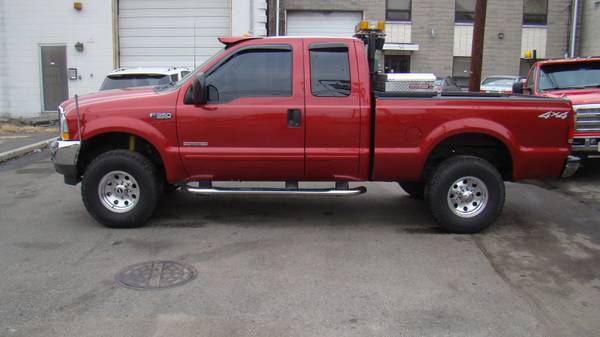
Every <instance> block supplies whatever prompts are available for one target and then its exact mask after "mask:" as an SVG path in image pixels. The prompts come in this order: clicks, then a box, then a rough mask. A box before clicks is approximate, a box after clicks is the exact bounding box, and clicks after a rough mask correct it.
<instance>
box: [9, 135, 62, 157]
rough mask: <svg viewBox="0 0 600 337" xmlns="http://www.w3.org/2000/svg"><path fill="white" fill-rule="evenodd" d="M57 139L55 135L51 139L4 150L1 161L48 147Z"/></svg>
mask: <svg viewBox="0 0 600 337" xmlns="http://www.w3.org/2000/svg"><path fill="white" fill-rule="evenodd" d="M55 139H56V137H53V138H50V139H46V140H42V141H41V142H37V143H33V144H29V145H25V146H22V147H19V148H16V149H14V150H10V151H6V152H2V153H0V163H3V162H5V161H8V160H11V159H14V158H17V157H21V156H23V155H26V154H28V153H30V152H33V151H35V150H40V149H43V148H46V147H48V144H50V142H51V141H53V140H55Z"/></svg>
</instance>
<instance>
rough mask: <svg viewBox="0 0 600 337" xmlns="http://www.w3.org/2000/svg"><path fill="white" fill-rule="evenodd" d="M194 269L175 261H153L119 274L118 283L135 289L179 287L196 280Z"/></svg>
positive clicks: (133, 266)
mask: <svg viewBox="0 0 600 337" xmlns="http://www.w3.org/2000/svg"><path fill="white" fill-rule="evenodd" d="M196 274H197V272H196V269H194V267H192V266H190V265H187V264H183V263H180V262H174V261H151V262H143V263H138V264H134V265H132V266H129V267H127V268H125V269H123V270H121V271H120V272H119V273H118V274H117V282H118V283H119V284H121V285H123V286H125V287H128V288H134V289H163V288H171V287H177V286H180V285H182V284H185V283H187V282H189V281H191V280H193V279H194V278H196Z"/></svg>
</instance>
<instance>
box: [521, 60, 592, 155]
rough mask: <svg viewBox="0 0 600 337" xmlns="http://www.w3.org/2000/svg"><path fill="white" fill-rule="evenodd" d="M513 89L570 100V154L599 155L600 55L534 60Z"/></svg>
mask: <svg viewBox="0 0 600 337" xmlns="http://www.w3.org/2000/svg"><path fill="white" fill-rule="evenodd" d="M513 90H514V89H513ZM516 90H517V92H520V93H526V94H531V95H535V96H541V97H558V98H564V99H568V100H570V101H571V103H572V104H573V109H574V110H575V134H574V139H573V154H574V155H576V156H578V157H591V156H600V57H591V58H574V59H555V60H546V61H539V62H536V63H534V64H533V66H532V67H531V69H530V70H529V75H528V76H527V80H526V81H525V83H524V85H522V86H517V88H516Z"/></svg>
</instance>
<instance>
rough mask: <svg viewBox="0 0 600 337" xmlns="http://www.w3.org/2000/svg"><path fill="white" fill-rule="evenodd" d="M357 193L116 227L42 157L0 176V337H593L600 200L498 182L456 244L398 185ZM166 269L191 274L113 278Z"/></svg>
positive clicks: (169, 205)
mask: <svg viewBox="0 0 600 337" xmlns="http://www.w3.org/2000/svg"><path fill="white" fill-rule="evenodd" d="M591 176H594V175H593V174H591ZM588 183H589V182H588V180H587V179H586V180H584V181H583V182H581V184H582V185H585V184H588ZM366 186H367V188H368V189H369V192H368V193H366V194H364V195H361V196H356V197H347V198H339V197H291V196H290V197H281V196H279V197H269V196H211V197H198V196H191V195H187V194H185V193H184V192H176V193H174V194H171V195H169V196H168V197H164V198H162V199H161V202H160V205H159V208H158V210H157V212H156V215H155V217H154V218H153V219H152V221H151V222H150V223H149V224H148V226H146V227H144V228H139V229H127V230H115V229H108V228H103V227H102V226H100V225H99V224H97V223H96V222H94V221H93V220H92V219H91V217H90V216H88V214H87V213H86V211H85V209H84V207H83V204H82V202H81V198H80V195H79V186H76V187H73V186H66V185H64V184H63V183H62V177H61V176H59V175H57V174H56V173H54V170H53V168H52V166H51V164H50V162H49V159H48V154H47V152H46V151H44V152H42V153H35V154H33V155H31V156H27V157H25V158H21V159H17V160H13V161H9V162H7V163H4V164H2V165H0V256H2V258H0V271H1V272H0V336H28V337H31V336H44V337H49V336H61V337H62V336H78V337H84V336H144V337H147V336H177V337H182V336H228V337H231V336H277V337H280V336H319V337H322V336H436V337H438V336H461V337H465V336H527V337H531V336H551V337H552V336H556V337H559V336H560V337H564V336H578V337H585V336H590V337H591V336H598V331H600V320H598V317H599V315H598V313H599V312H600V220H599V219H600V217H599V216H600V209H599V208H598V207H596V203H597V201H596V199H593V198H592V199H589V198H587V199H586V198H584V196H583V195H577V194H573V193H569V192H568V189H567V188H566V187H564V186H560V185H556V182H536V185H532V184H508V185H507V204H506V207H505V210H504V212H503V214H502V216H501V218H500V220H499V221H498V223H497V224H496V225H495V226H493V227H491V228H490V229H489V230H487V231H485V232H483V233H481V234H477V235H451V234H445V233H443V232H441V231H440V230H439V229H438V228H437V227H436V226H435V224H434V223H433V221H432V219H431V217H430V215H429V214H428V211H427V209H426V207H425V206H424V204H423V203H422V202H420V201H417V200H414V199H411V198H410V197H408V196H407V195H406V194H405V193H403V192H402V191H401V189H400V188H399V187H398V186H397V185H395V184H389V183H367V184H366ZM586 188H587V187H586ZM586 193H587V192H586ZM590 193H591V194H593V193H595V192H593V191H592V192H590ZM599 193H600V192H599ZM166 260H168V261H176V262H183V263H185V264H187V265H190V266H192V267H193V268H195V269H196V270H197V275H196V278H195V279H193V280H191V281H190V282H189V283H186V284H184V285H182V286H179V287H174V288H169V289H160V290H134V289H130V288H125V287H122V286H120V285H119V284H118V283H117V282H116V281H115V275H116V274H117V273H118V272H119V271H120V270H122V269H123V268H125V267H127V266H129V265H132V264H136V263H140V262H144V261H166Z"/></svg>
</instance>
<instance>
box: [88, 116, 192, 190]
mask: <svg viewBox="0 0 600 337" xmlns="http://www.w3.org/2000/svg"><path fill="white" fill-rule="evenodd" d="M105 133H128V134H131V135H134V136H137V137H140V138H143V139H144V140H145V141H147V142H148V143H150V144H151V145H152V146H153V147H154V148H155V149H156V151H157V152H158V154H159V155H160V158H161V160H162V163H163V166H164V168H165V175H166V178H167V180H168V181H169V182H176V181H182V180H185V179H186V177H187V173H186V171H185V169H184V167H183V163H182V162H181V158H180V156H179V148H178V146H177V145H176V144H172V143H171V142H170V140H169V139H168V138H167V137H165V135H164V134H163V133H162V132H160V131H159V130H158V129H157V128H156V127H154V126H153V125H151V124H149V123H147V122H144V121H141V120H139V119H136V118H130V117H114V116H111V117H110V123H108V122H105V121H104V119H103V118H99V119H94V120H90V121H86V123H85V125H84V126H83V127H82V138H83V140H84V141H85V140H88V139H90V138H93V137H95V136H98V135H101V134H105Z"/></svg>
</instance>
